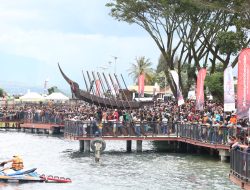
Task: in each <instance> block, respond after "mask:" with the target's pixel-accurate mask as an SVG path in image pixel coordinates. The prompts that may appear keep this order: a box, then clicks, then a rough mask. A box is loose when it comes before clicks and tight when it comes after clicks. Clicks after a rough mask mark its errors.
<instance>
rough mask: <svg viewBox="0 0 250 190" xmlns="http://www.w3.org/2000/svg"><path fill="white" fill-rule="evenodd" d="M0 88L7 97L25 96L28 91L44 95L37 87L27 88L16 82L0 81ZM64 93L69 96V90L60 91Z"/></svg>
mask: <svg viewBox="0 0 250 190" xmlns="http://www.w3.org/2000/svg"><path fill="white" fill-rule="evenodd" d="M0 88H2V89H4V91H5V92H7V93H8V94H9V95H22V94H26V93H27V92H28V90H30V91H31V92H37V93H39V94H43V93H44V89H43V88H42V87H39V86H29V85H26V84H22V83H18V82H7V81H0ZM61 91H62V92H65V94H66V95H69V94H71V93H70V92H69V90H65V89H63V90H61ZM46 93H47V91H46Z"/></svg>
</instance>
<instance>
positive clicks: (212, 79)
mask: <svg viewBox="0 0 250 190" xmlns="http://www.w3.org/2000/svg"><path fill="white" fill-rule="evenodd" d="M205 86H207V87H208V89H209V91H210V92H211V94H212V96H213V98H214V100H217V101H219V102H223V99H224V91H223V89H224V88H223V72H215V73H213V74H211V75H208V76H207V77H206V79H205Z"/></svg>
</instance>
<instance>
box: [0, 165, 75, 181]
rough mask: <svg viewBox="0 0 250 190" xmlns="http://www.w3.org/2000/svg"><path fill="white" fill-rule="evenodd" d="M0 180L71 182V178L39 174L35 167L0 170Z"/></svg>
mask: <svg viewBox="0 0 250 190" xmlns="http://www.w3.org/2000/svg"><path fill="white" fill-rule="evenodd" d="M0 181H2V182H19V183H25V182H46V183H71V179H69V178H64V177H58V176H52V175H44V174H42V175H40V174H38V173H37V172H36V168H32V169H29V170H19V171H15V170H12V169H8V170H5V171H0Z"/></svg>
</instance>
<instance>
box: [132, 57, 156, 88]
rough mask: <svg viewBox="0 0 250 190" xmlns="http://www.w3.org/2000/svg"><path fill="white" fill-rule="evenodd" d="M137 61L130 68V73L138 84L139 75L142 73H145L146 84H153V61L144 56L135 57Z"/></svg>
mask: <svg viewBox="0 0 250 190" xmlns="http://www.w3.org/2000/svg"><path fill="white" fill-rule="evenodd" d="M135 60H136V63H132V65H131V67H130V68H129V75H130V76H132V77H133V80H134V82H135V83H136V84H138V77H139V76H140V75H141V74H144V77H145V84H146V85H152V83H153V78H154V74H153V73H154V70H153V69H152V68H151V66H152V63H151V62H150V60H149V59H146V58H145V57H144V56H143V57H138V58H136V59H135Z"/></svg>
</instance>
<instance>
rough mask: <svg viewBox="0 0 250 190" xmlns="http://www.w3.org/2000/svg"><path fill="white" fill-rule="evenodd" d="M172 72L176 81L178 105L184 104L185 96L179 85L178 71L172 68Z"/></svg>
mask: <svg viewBox="0 0 250 190" xmlns="http://www.w3.org/2000/svg"><path fill="white" fill-rule="evenodd" d="M170 73H171V75H172V77H173V79H174V82H175V84H176V90H177V99H178V106H181V105H182V104H184V99H183V96H182V94H181V91H180V87H179V77H178V73H177V72H176V71H175V70H171V71H170Z"/></svg>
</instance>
